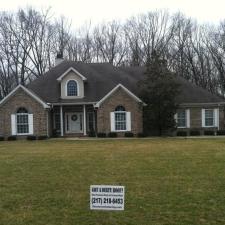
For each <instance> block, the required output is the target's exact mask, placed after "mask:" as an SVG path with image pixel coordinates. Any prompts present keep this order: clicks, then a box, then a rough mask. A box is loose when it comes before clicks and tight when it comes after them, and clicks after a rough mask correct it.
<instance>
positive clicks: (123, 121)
mask: <svg viewBox="0 0 225 225" xmlns="http://www.w3.org/2000/svg"><path fill="white" fill-rule="evenodd" d="M110 122H111V124H110V125H111V131H112V132H115V131H117V132H124V131H131V113H130V112H127V111H126V110H125V108H124V107H123V106H122V105H119V106H117V107H116V108H115V110H114V112H111V113H110Z"/></svg>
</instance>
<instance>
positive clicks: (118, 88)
mask: <svg viewBox="0 0 225 225" xmlns="http://www.w3.org/2000/svg"><path fill="white" fill-rule="evenodd" d="M144 70H145V68H143V67H129V68H116V67H114V66H112V65H110V64H108V63H90V64H86V63H81V62H72V61H62V62H60V63H59V64H58V65H56V66H55V67H54V68H52V69H51V70H50V71H48V72H47V73H46V74H44V75H43V76H42V77H40V78H38V79H36V80H34V81H33V82H31V83H30V84H29V85H27V86H26V87H24V86H22V85H19V86H17V87H16V88H15V89H14V90H13V91H12V92H11V93H10V94H9V95H8V96H6V97H5V98H4V99H3V100H2V101H1V102H0V135H2V136H6V137H7V136H10V135H17V136H27V135H36V136H40V135H47V136H52V135H53V134H55V133H58V134H59V135H60V136H86V135H87V134H88V133H89V132H92V131H95V132H96V133H106V134H108V133H110V132H116V133H118V134H120V135H124V133H125V132H132V133H134V134H135V135H136V134H138V133H141V132H142V131H143V122H142V114H143V107H144V105H145V103H144V102H143V101H142V100H141V99H140V98H139V97H138V87H137V83H138V81H139V80H140V79H142V76H143V74H144ZM177 79H178V82H179V83H180V84H181V89H182V92H181V94H180V96H179V97H178V99H177V101H178V102H179V103H180V108H179V110H178V112H177V114H176V115H175V118H176V120H177V125H178V129H182V130H188V131H189V130H190V129H199V130H201V131H203V130H208V129H211V130H213V131H216V130H219V129H224V102H223V99H222V98H219V97H217V96H214V95H212V94H210V93H209V92H208V91H206V90H204V89H202V88H199V87H197V86H195V85H193V84H191V83H189V82H187V81H186V80H184V79H183V78H179V77H178V78H177Z"/></svg>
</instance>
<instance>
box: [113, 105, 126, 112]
mask: <svg viewBox="0 0 225 225" xmlns="http://www.w3.org/2000/svg"><path fill="white" fill-rule="evenodd" d="M115 111H126V110H125V108H124V107H123V106H122V105H118V106H117V107H116V108H115Z"/></svg>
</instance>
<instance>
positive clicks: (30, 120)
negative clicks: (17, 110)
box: [28, 114, 34, 134]
mask: <svg viewBox="0 0 225 225" xmlns="http://www.w3.org/2000/svg"><path fill="white" fill-rule="evenodd" d="M28 122H29V134H33V133H34V125H33V114H28Z"/></svg>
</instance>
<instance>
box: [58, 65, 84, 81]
mask: <svg viewBox="0 0 225 225" xmlns="http://www.w3.org/2000/svg"><path fill="white" fill-rule="evenodd" d="M71 72H72V73H73V74H76V76H78V77H80V78H81V79H82V80H87V78H86V77H85V76H83V75H82V74H81V73H80V72H78V70H76V69H75V68H73V67H70V68H69V69H67V70H66V71H65V72H64V73H63V74H62V75H61V76H60V77H58V78H57V80H58V81H62V80H63V78H64V77H65V76H67V75H68V74H69V73H71Z"/></svg>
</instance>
